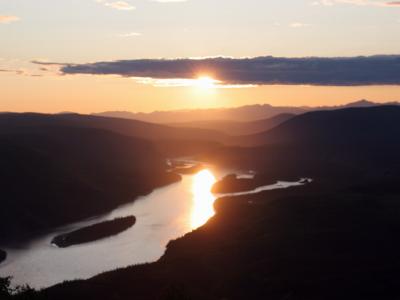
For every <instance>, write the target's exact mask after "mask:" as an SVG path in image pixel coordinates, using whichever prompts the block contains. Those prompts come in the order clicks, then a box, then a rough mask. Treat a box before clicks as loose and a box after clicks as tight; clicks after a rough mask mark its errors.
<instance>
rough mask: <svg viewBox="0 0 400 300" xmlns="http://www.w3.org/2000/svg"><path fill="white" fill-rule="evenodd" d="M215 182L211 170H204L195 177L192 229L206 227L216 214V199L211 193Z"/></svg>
mask: <svg viewBox="0 0 400 300" xmlns="http://www.w3.org/2000/svg"><path fill="white" fill-rule="evenodd" d="M215 182H216V179H215V177H214V175H213V174H212V173H211V172H210V171H209V170H202V171H200V172H199V173H197V174H196V175H195V176H194V181H193V188H192V193H193V202H194V203H193V211H192V216H191V226H192V229H196V228H198V227H200V226H202V225H204V224H205V223H206V222H207V220H208V219H209V218H211V217H212V216H213V215H214V214H215V211H214V201H215V199H216V198H215V196H214V195H213V194H212V193H211V188H212V186H213V184H214V183H215Z"/></svg>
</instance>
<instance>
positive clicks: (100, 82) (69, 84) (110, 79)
mask: <svg viewBox="0 0 400 300" xmlns="http://www.w3.org/2000/svg"><path fill="white" fill-rule="evenodd" d="M208 76H210V75H202V74H199V77H198V78H201V77H208ZM209 78H213V77H209ZM0 80H1V81H2V83H3V85H2V91H1V92H2V94H1V100H0V111H15V112H26V111H31V112H42V113H57V112H60V111H72V112H78V113H93V112H104V111H116V110H118V111H131V112H152V111H160V110H181V109H203V108H217V107H225V108H226V107H238V106H244V105H252V104H263V103H268V104H270V105H274V106H302V105H307V106H321V105H341V104H346V103H349V102H353V101H357V100H360V99H368V100H370V101H375V102H387V101H398V100H399V94H400V86H364V87H363V86H354V87H335V86H294V85H270V86H268V85H266V86H257V87H254V88H235V89H218V88H216V89H214V88H208V89H207V88H205V89H203V88H201V87H200V86H201V84H199V85H197V86H198V87H197V88H196V84H193V85H192V86H191V87H190V88H188V87H187V86H186V87H181V86H172V87H169V88H159V87H154V86H152V85H146V84H140V83H137V82H134V81H132V79H131V78H120V77H115V76H85V75H74V76H45V77H29V76H17V75H13V74H0ZM193 81H197V79H193ZM202 82H203V81H202ZM204 82H205V83H206V84H205V86H209V79H207V80H204ZM166 99H168V101H166Z"/></svg>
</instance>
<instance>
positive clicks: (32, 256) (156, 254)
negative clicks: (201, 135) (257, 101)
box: [0, 167, 301, 288]
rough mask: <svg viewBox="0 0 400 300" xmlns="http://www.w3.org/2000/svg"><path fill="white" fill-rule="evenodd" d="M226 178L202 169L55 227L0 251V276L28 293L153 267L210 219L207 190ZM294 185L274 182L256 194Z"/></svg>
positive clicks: (222, 173)
mask: <svg viewBox="0 0 400 300" xmlns="http://www.w3.org/2000/svg"><path fill="white" fill-rule="evenodd" d="M228 173H230V171H228V170H221V169H218V168H216V167H208V168H207V169H205V170H202V171H199V172H198V173H196V174H193V175H184V176H183V177H182V181H180V182H177V183H174V184H172V185H169V186H166V187H162V188H158V189H156V190H154V191H153V192H152V193H151V194H149V195H146V196H143V197H140V198H138V199H136V200H135V201H134V202H132V203H128V204H126V205H123V206H120V207H118V208H116V209H115V210H113V211H112V212H110V213H109V214H106V215H102V216H99V217H96V218H92V219H90V220H86V221H84V222H80V223H75V224H71V225H68V226H65V227H63V228H58V229H56V230H54V231H52V232H49V233H48V234H46V235H43V236H42V237H40V238H37V239H35V240H33V241H31V242H30V243H29V244H26V245H23V246H19V247H14V248H12V249H10V248H8V249H7V248H6V249H5V250H6V251H7V253H8V257H7V260H6V261H5V262H4V263H3V264H2V265H0V277H4V276H13V284H26V283H28V284H29V285H30V286H32V287H34V288H43V287H48V286H51V285H54V284H56V283H60V282H62V281H65V280H73V279H86V278H89V277H92V276H94V275H96V274H99V273H101V272H104V271H109V270H114V269H116V268H121V267H126V266H129V265H135V264H142V263H147V262H154V261H156V260H158V259H159V258H160V257H161V256H162V255H163V253H164V251H165V247H166V245H167V244H168V242H169V241H170V240H173V239H176V238H179V237H181V236H183V235H185V234H186V233H188V232H191V231H192V230H194V229H196V228H198V227H200V226H202V225H203V224H204V223H206V222H207V220H208V219H209V218H210V217H212V216H213V215H214V209H213V203H214V201H215V200H216V198H217V196H218V195H214V194H212V193H211V187H212V185H213V184H214V183H215V182H216V181H217V180H218V179H220V178H222V177H223V176H225V175H227V174H228ZM242 175H243V176H248V175H246V174H242ZM299 184H301V183H299V182H296V183H289V182H279V183H278V184H275V185H270V186H265V187H261V188H259V189H258V191H260V190H268V189H276V188H286V187H290V186H294V185H299ZM252 192H254V191H251V192H250V193H252ZM240 194H243V193H240ZM129 215H134V216H136V218H137V222H136V224H135V225H134V226H133V227H132V228H130V229H128V230H126V231H125V232H122V233H120V234H118V235H116V236H113V237H109V238H106V239H103V240H99V241H96V242H92V243H88V244H82V245H78V246H73V247H68V248H64V249H61V248H57V247H55V246H54V245H51V240H52V238H53V237H54V236H56V235H58V234H61V233H65V232H68V231H71V230H74V229H77V228H80V227H82V226H87V225H90V224H94V223H98V222H101V221H105V220H112V219H114V218H116V217H124V216H129Z"/></svg>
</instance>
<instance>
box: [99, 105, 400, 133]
mask: <svg viewBox="0 0 400 300" xmlns="http://www.w3.org/2000/svg"><path fill="white" fill-rule="evenodd" d="M378 105H400V103H399V102H389V103H384V104H381V103H376V102H371V101H368V100H360V101H356V102H352V103H349V104H346V105H340V106H321V107H309V106H300V107H290V106H272V105H269V104H257V105H248V106H242V107H235V108H215V109H195V110H176V111H155V112H151V113H133V112H127V111H109V112H103V113H96V114H94V115H98V116H107V117H116V118H124V119H135V120H141V121H145V122H150V123H161V124H175V125H177V123H185V124H186V125H188V124H190V123H192V122H197V125H200V126H201V125H202V124H201V122H203V125H204V122H205V121H218V122H221V121H234V122H250V121H258V120H263V119H269V118H272V117H275V116H277V115H279V114H294V115H298V114H302V113H305V112H309V111H316V110H333V109H341V108H350V107H371V106H378ZM199 121H201V122H199ZM192 125H193V123H192ZM206 126H207V127H209V128H210V126H209V125H206ZM190 127H192V126H190ZM211 128H214V127H213V126H211Z"/></svg>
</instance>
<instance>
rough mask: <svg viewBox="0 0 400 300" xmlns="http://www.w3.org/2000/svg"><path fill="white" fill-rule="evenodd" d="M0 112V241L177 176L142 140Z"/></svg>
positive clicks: (96, 210)
mask: <svg viewBox="0 0 400 300" xmlns="http://www.w3.org/2000/svg"><path fill="white" fill-rule="evenodd" d="M6 118H8V119H10V118H9V116H6ZM0 119H1V120H2V122H3V123H2V124H1V125H0V128H1V129H0V157H1V160H0V181H1V182H2V191H1V192H2V197H1V199H2V200H1V209H0V240H2V241H4V240H10V239H15V238H18V239H20V240H23V239H25V238H27V237H29V236H30V235H32V234H34V233H36V232H38V231H40V230H45V229H47V228H50V227H54V226H59V225H62V224H65V223H69V222H73V221H77V220H81V219H83V218H87V217H89V216H93V215H96V214H101V213H105V212H107V211H109V210H111V209H113V208H115V207H116V206H118V205H120V204H122V203H126V202H128V201H133V199H134V198H135V197H136V196H138V195H143V194H146V193H148V192H150V191H151V190H152V189H154V188H156V187H159V186H162V185H165V184H168V183H172V182H174V181H176V180H178V179H179V177H178V176H176V175H174V174H172V173H166V172H165V169H166V165H165V158H164V157H162V156H161V155H160V154H159V153H158V152H157V151H156V149H155V147H154V146H153V145H152V144H151V143H150V142H148V141H145V140H142V139H138V138H133V137H128V136H123V135H119V134H116V133H112V132H110V131H105V130H99V129H89V128H76V127H58V126H45V124H44V123H45V122H44V123H42V124H41V125H40V126H28V125H27V123H26V119H25V118H22V119H23V121H21V123H20V126H19V125H18V117H17V116H15V117H13V121H14V123H13V124H11V123H6V122H5V121H4V119H3V118H0ZM46 122H47V121H46ZM7 131H8V132H7Z"/></svg>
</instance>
